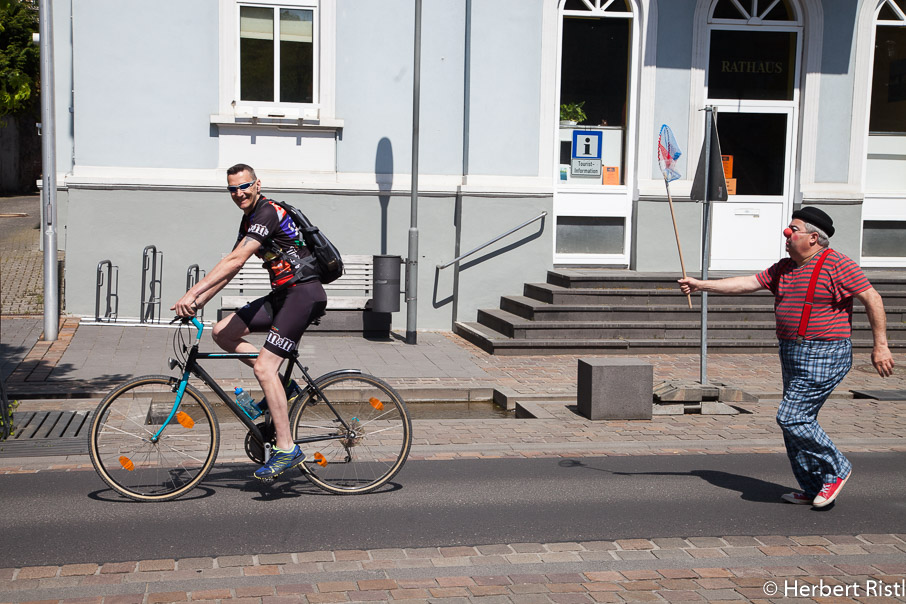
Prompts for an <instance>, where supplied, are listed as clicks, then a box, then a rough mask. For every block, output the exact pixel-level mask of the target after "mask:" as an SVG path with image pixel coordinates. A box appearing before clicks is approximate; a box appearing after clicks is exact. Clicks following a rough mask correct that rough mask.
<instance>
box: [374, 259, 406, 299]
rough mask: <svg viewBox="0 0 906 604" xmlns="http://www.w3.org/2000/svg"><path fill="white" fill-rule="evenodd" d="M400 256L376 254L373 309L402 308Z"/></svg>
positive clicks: (401, 261) (401, 260)
mask: <svg viewBox="0 0 906 604" xmlns="http://www.w3.org/2000/svg"><path fill="white" fill-rule="evenodd" d="M402 263H403V259H402V257H400V256H387V255H375V257H374V276H373V277H372V279H373V284H372V285H373V291H372V298H373V302H372V304H371V310H372V311H374V312H398V311H399V309H400V293H401V292H400V267H401V266H402Z"/></svg>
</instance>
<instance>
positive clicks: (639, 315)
mask: <svg viewBox="0 0 906 604" xmlns="http://www.w3.org/2000/svg"><path fill="white" fill-rule="evenodd" d="M680 300H682V301H683V302H685V297H682V298H678V299H675V300H674V301H675V302H679V301H680ZM770 301H771V302H770V304H767V305H766V304H756V305H753V304H725V303H724V299H723V297H722V296H714V297H710V298H709V300H708V316H709V318H710V319H713V320H716V321H738V322H745V321H773V320H774V306H773V298H771V299H770ZM500 308H501V309H503V310H505V311H507V312H509V313H512V314H514V315H517V316H520V317H522V318H524V319H528V320H532V321H539V320H540V321H589V320H591V321H594V320H600V321H632V320H651V321H690V320H694V319H695V318H696V317H700V316H701V307H697V308H696V307H693V308H692V309H690V308H689V307H688V306H687V305H685V304H683V303H679V304H678V305H677V304H674V305H667V304H656V305H643V304H548V303H545V302H542V301H540V300H536V299H534V298H530V297H528V296H503V297H502V298H501V300H500ZM885 311H886V313H887V321H888V323H890V324H897V323H903V322H906V306H889V305H888V306H886V307H885ZM853 315H854V318H855V321H860V320H866V321H867V318H866V315H865V307H863V306H862V305H861V304H859V303H856V304H855V306H854V308H853Z"/></svg>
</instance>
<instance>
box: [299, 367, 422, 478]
mask: <svg viewBox="0 0 906 604" xmlns="http://www.w3.org/2000/svg"><path fill="white" fill-rule="evenodd" d="M316 384H317V385H318V388H320V390H321V392H322V393H323V396H319V395H318V394H317V393H316V392H313V391H311V390H308V391H306V393H305V398H304V399H303V400H302V401H300V402H299V403H298V404H297V405H295V406H294V407H293V411H292V417H291V418H290V426H291V427H292V430H293V437H294V439H295V440H296V441H297V442H299V441H301V442H299V444H300V446H301V447H302V448H303V450H304V451H305V454H306V459H305V467H306V471H307V473H306V476H307V477H308V479H309V480H311V481H312V482H313V483H315V484H316V485H318V486H319V487H321V488H322V489H324V490H326V491H330V492H331V493H338V494H342V495H351V494H361V493H368V492H370V491H373V490H375V489H377V488H378V487H380V486H381V485H383V484H386V483H387V481H389V480H390V479H391V478H393V477H394V476H395V475H396V473H397V472H399V471H400V468H402V467H403V464H404V463H405V462H406V457H408V455H409V447H410V446H411V444H412V421H411V420H410V419H409V412H408V411H407V410H406V405H405V404H404V403H403V400H402V399H401V398H400V395H399V394H397V393H396V391H395V390H393V388H391V387H390V386H388V385H387V384H386V383H384V382H383V381H381V380H379V379H378V378H376V377H373V376H370V375H366V374H343V375H334V376H327V377H322V378H319V379H318V380H316Z"/></svg>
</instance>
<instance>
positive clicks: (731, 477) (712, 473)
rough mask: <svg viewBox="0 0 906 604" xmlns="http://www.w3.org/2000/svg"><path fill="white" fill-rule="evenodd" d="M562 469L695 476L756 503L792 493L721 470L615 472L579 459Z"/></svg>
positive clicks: (748, 477) (571, 460) (770, 483)
mask: <svg viewBox="0 0 906 604" xmlns="http://www.w3.org/2000/svg"><path fill="white" fill-rule="evenodd" d="M560 466H561V467H569V468H579V467H581V468H583V469H586V470H594V471H597V472H607V473H609V474H613V475H614V476H695V477H696V478H701V479H702V480H704V481H706V482H708V483H710V484H712V485H714V486H716V487H720V488H722V489H727V490H730V491H737V492H738V493H739V494H740V497H741V498H742V499H743V500H745V501H753V502H756V503H779V504H782V503H783V501H782V500H781V499H780V496H781V495H783V494H784V493H788V492H789V491H790V487H788V486H784V485H780V484H777V483H774V482H768V481H766V480H761V479H760V478H752V477H751V476H741V475H739V474H731V473H729V472H721V471H720V470H691V471H689V472H614V471H612V470H605V469H602V468H593V467H591V466H589V465H587V464H586V463H585V462H583V461H581V460H578V459H565V460H563V461H561V462H560Z"/></svg>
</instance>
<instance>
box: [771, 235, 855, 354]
mask: <svg viewBox="0 0 906 604" xmlns="http://www.w3.org/2000/svg"><path fill="white" fill-rule="evenodd" d="M817 258H818V254H815V255H814V256H813V257H812V258H811V259H810V260H809V261H808V263H807V264H806V265H805V266H796V263H795V262H794V261H793V260H792V259H791V258H784V259H783V260H781V261H780V262H778V263H777V264H775V265H773V266H771V267H770V268H768V269H765V270H763V271H762V272H760V273H758V274H757V275H755V278H756V279H758V283H759V284H761V286H762V287H764V288H766V289H769V290H771V293H773V294H774V314H775V316H776V319H777V337H778V338H780V339H781V340H795V339H796V335H797V332H798V331H799V319H800V318H801V317H802V308H803V307H804V306H805V294H806V292H807V291H808V283H809V280H810V279H811V277H812V270H813V269H814V267H815V262H817ZM869 288H871V283H869V282H868V279H866V278H865V274H864V273H863V272H862V269H861V268H859V265H857V264H856V263H855V262H853V261H852V260H850V259H849V258H847V257H846V256H844V255H843V254H841V253H840V252H838V251H836V250H830V251H829V252H828V254H827V260H825V262H824V266H822V267H821V274H820V275H819V277H818V284H817V285H816V286H815V298H814V300H813V302H814V306H813V307H812V316H811V318H810V319H809V323H808V329H807V330H806V332H805V339H806V340H844V339H846V338H848V337H849V336H850V334H851V333H852V319H853V296H855V295H857V294H861V293H862V292H864V291H865V290H867V289H869Z"/></svg>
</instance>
